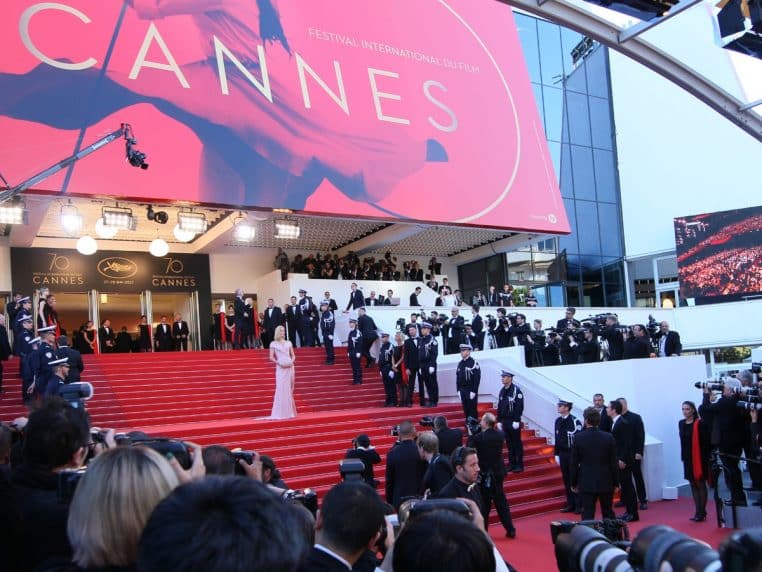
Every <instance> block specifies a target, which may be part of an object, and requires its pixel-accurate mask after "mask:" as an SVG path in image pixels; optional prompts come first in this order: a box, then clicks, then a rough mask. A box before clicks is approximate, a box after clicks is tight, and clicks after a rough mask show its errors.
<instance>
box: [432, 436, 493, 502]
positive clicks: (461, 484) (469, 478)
mask: <svg viewBox="0 0 762 572" xmlns="http://www.w3.org/2000/svg"><path fill="white" fill-rule="evenodd" d="M451 463H452V469H453V472H454V474H453V477H452V479H451V480H450V482H449V483H447V484H446V485H445V486H444V487H442V490H440V491H439V495H438V498H442V499H469V500H472V501H474V502H475V503H476V506H478V507H479V510H481V507H482V506H484V501H483V500H482V495H481V491H480V490H479V487H478V486H476V483H477V481H478V480H479V456H478V455H477V454H476V449H474V448H472V447H458V448H457V449H455V451H453V452H452V457H451ZM482 516H484V515H482Z"/></svg>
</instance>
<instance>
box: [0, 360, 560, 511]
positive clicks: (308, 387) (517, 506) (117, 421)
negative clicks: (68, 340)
mask: <svg viewBox="0 0 762 572" xmlns="http://www.w3.org/2000/svg"><path fill="white" fill-rule="evenodd" d="M296 353H297V361H296V367H297V372H296V379H297V381H296V390H295V399H296V406H297V410H298V416H297V417H296V418H295V419H290V420H286V421H272V420H267V419H261V418H262V417H266V416H267V415H269V413H270V409H271V407H272V398H273V393H274V390H275V373H274V368H273V364H272V363H270V362H269V361H268V359H267V352H264V351H256V350H255V351H231V352H190V353H174V352H172V353H154V354H111V355H105V356H85V371H84V373H83V376H82V378H83V381H89V382H91V383H92V384H93V386H94V388H95V396H94V397H93V399H91V400H90V401H88V402H87V410H88V411H89V413H90V415H91V418H92V423H93V425H94V426H97V427H104V428H105V427H109V428H110V427H113V428H115V429H117V430H119V431H126V430H131V429H140V430H143V431H145V432H147V433H149V434H152V435H156V436H166V437H173V438H178V439H185V440H188V441H195V442H197V443H199V444H201V445H211V444H220V445H224V446H226V447H231V448H232V447H241V448H242V449H244V450H256V451H259V452H260V453H263V454H267V455H270V456H272V457H273V458H274V459H275V460H276V463H277V464H278V468H279V469H280V470H281V472H282V474H283V478H284V480H285V481H286V483H287V484H288V485H289V486H290V487H292V488H305V487H310V488H313V489H315V490H317V491H318V493H319V494H320V495H322V494H324V493H325V492H326V491H327V490H328V489H329V488H330V487H331V486H332V485H333V484H335V483H336V482H338V481H339V478H340V477H339V471H338V463H339V461H340V460H341V459H343V458H344V455H345V453H346V450H347V449H349V448H350V447H351V446H352V439H353V438H354V437H356V436H357V435H358V434H359V433H367V434H368V435H369V436H370V439H371V443H373V444H374V445H375V446H376V448H377V449H378V450H379V452H380V454H381V458H382V463H381V465H378V466H377V467H376V478H378V479H379V480H380V481H381V485H380V487H379V490H380V491H383V486H384V478H383V477H384V463H383V462H384V460H385V458H386V453H387V452H388V451H389V449H390V448H391V446H392V444H393V443H394V440H395V438H394V437H392V436H391V432H390V430H391V427H392V426H394V425H395V424H397V423H399V422H400V421H403V420H405V419H410V420H413V421H419V420H420V419H421V417H422V416H424V415H434V414H443V415H446V416H447V417H448V418H449V419H450V421H451V425H453V426H456V425H458V426H459V425H460V423H461V422H462V421H461V419H462V410H461V406H460V404H459V403H457V404H455V403H453V404H440V406H439V407H438V408H437V409H424V408H421V407H417V406H416V407H413V408H412V409H398V408H383V407H380V405H382V404H383V401H384V393H383V387H382V385H381V382H380V379H379V375H378V370H377V369H376V368H373V369H364V370H363V375H364V383H363V385H362V386H352V385H351V380H352V375H351V369H350V367H349V362H348V360H347V357H346V355H343V354H342V353H341V352H337V363H336V365H334V366H326V365H324V364H323V361H324V359H325V354H324V352H323V350H322V349H320V348H306V349H305V348H300V349H298V350H296ZM5 364H6V365H5V375H4V387H5V393H4V394H2V399H0V419H2V420H11V419H13V418H14V417H17V416H20V415H25V414H26V411H25V409H24V407H23V406H22V405H21V400H20V391H21V390H20V385H21V384H20V380H19V379H18V377H17V372H18V360H15V359H14V360H11V361H10V362H5ZM487 407H488V405H487V404H484V405H483V406H481V407H480V409H482V410H485V409H486V408H487ZM257 418H260V419H257ZM419 429H420V427H419ZM523 441H524V451H525V452H524V460H525V469H526V470H525V471H524V473H521V474H518V475H509V477H508V478H507V479H506V481H505V487H506V491H507V492H508V494H509V498H510V501H511V506H512V511H513V514H514V515H515V516H516V517H521V516H527V515H532V514H538V513H542V512H546V511H548V510H555V509H558V508H560V507H561V506H563V504H564V499H563V497H562V495H563V486H562V484H561V477H560V471H559V470H558V468H557V467H556V466H555V465H554V464H553V458H552V447H549V446H548V445H547V443H546V441H545V439H542V438H538V437H535V436H534V434H533V433H532V432H530V431H525V433H524V438H523ZM496 519H497V517H496V515H495V516H494V517H493V520H494V521H496Z"/></svg>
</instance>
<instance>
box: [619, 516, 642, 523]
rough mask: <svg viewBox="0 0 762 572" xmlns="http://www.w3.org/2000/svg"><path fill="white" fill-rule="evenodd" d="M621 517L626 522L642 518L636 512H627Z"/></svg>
mask: <svg viewBox="0 0 762 572" xmlns="http://www.w3.org/2000/svg"><path fill="white" fill-rule="evenodd" d="M621 518H622V520H623V521H625V522H638V521H639V520H640V517H639V516H638V515H635V514H625V515H622V517H621Z"/></svg>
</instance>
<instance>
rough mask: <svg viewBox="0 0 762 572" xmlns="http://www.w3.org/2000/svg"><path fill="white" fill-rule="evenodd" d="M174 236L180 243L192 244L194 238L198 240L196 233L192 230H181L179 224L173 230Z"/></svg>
mask: <svg viewBox="0 0 762 572" xmlns="http://www.w3.org/2000/svg"><path fill="white" fill-rule="evenodd" d="M172 234H174V235H175V238H176V239H177V240H179V241H180V242H190V241H191V240H193V239H194V238H196V233H195V232H193V231H190V230H183V229H182V228H180V225H179V224H176V225H175V228H173V229H172Z"/></svg>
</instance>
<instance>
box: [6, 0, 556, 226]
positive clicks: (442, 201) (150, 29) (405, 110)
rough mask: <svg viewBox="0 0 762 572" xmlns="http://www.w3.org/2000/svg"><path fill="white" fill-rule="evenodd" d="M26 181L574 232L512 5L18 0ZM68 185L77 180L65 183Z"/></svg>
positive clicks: (15, 77)
mask: <svg viewBox="0 0 762 572" xmlns="http://www.w3.org/2000/svg"><path fill="white" fill-rule="evenodd" d="M0 54H2V58H0V132H2V133H3V135H4V140H5V141H13V142H14V143H13V145H12V146H9V145H5V148H4V149H3V155H2V156H3V173H4V175H5V176H6V178H8V180H9V181H11V182H12V184H16V183H18V182H21V181H23V180H25V179H26V178H28V177H29V176H30V175H32V174H34V173H36V172H38V171H40V170H41V169H42V168H44V167H47V166H48V165H51V164H53V163H56V162H58V161H59V160H61V159H62V158H64V157H67V156H69V155H71V154H72V153H74V152H75V151H76V150H78V149H80V148H82V146H85V145H88V144H90V143H92V142H94V141H95V140H97V139H98V138H100V137H101V136H102V135H103V134H105V133H108V132H111V131H113V130H115V129H116V128H117V127H118V126H119V125H120V124H121V123H125V122H126V123H130V124H131V125H132V127H133V130H134V134H135V136H136V137H137V139H138V144H139V147H140V150H141V151H144V152H145V153H147V155H148V163H149V164H150V168H149V170H147V171H142V170H138V169H131V168H130V167H128V166H126V165H125V164H124V153H123V152H122V151H121V150H119V149H117V148H116V147H117V145H116V144H115V145H112V146H109V147H108V148H107V149H103V150H100V151H99V152H97V153H94V154H93V155H91V156H89V157H87V158H86V159H84V160H82V161H79V162H78V163H76V164H75V165H74V166H73V167H72V170H71V172H69V171H68V170H67V171H66V172H64V173H60V174H58V175H56V176H54V177H51V178H50V179H47V180H46V181H44V182H43V183H42V184H41V185H40V186H39V188H38V189H37V190H39V191H52V192H64V193H70V194H73V195H90V194H96V195H108V196H114V197H123V198H126V199H134V200H141V199H144V200H145V199H150V200H155V201H164V200H167V201H172V200H183V201H191V202H195V203H204V204H210V205H228V206H235V207H263V208H276V207H277V208H289V209H293V210H299V211H304V212H309V213H318V214H330V215H346V216H360V217H371V218H378V219H389V220H416V221H424V222H435V223H436V222H438V223H456V224H467V225H479V226H489V227H495V228H510V229H516V230H527V231H541V232H551V233H568V232H569V225H568V220H567V217H566V213H565V211H564V206H563V202H562V200H561V197H560V192H559V190H558V184H557V178H556V175H555V173H554V171H553V164H552V161H551V159H550V155H549V151H548V147H547V142H546V139H545V135H544V131H543V126H542V122H541V120H540V118H539V115H538V111H537V106H536V103H535V100H534V95H533V92H532V88H531V84H530V81H529V75H528V73H527V69H526V63H525V60H524V56H523V53H522V50H521V45H520V42H519V38H518V32H517V30H516V25H515V23H514V21H513V16H512V13H511V10H510V8H509V7H508V6H505V5H503V4H500V3H499V2H495V1H491V0H482V1H475V0H416V1H415V2H411V1H410V0H367V1H362V2H360V1H358V0H310V1H306V0H305V1H291V0H289V1H286V0H247V1H242V0H217V1H214V2H210V1H209V0H125V1H121V0H61V1H60V2H39V1H36V0H4V1H3V18H2V19H0ZM67 175H68V178H67Z"/></svg>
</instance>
